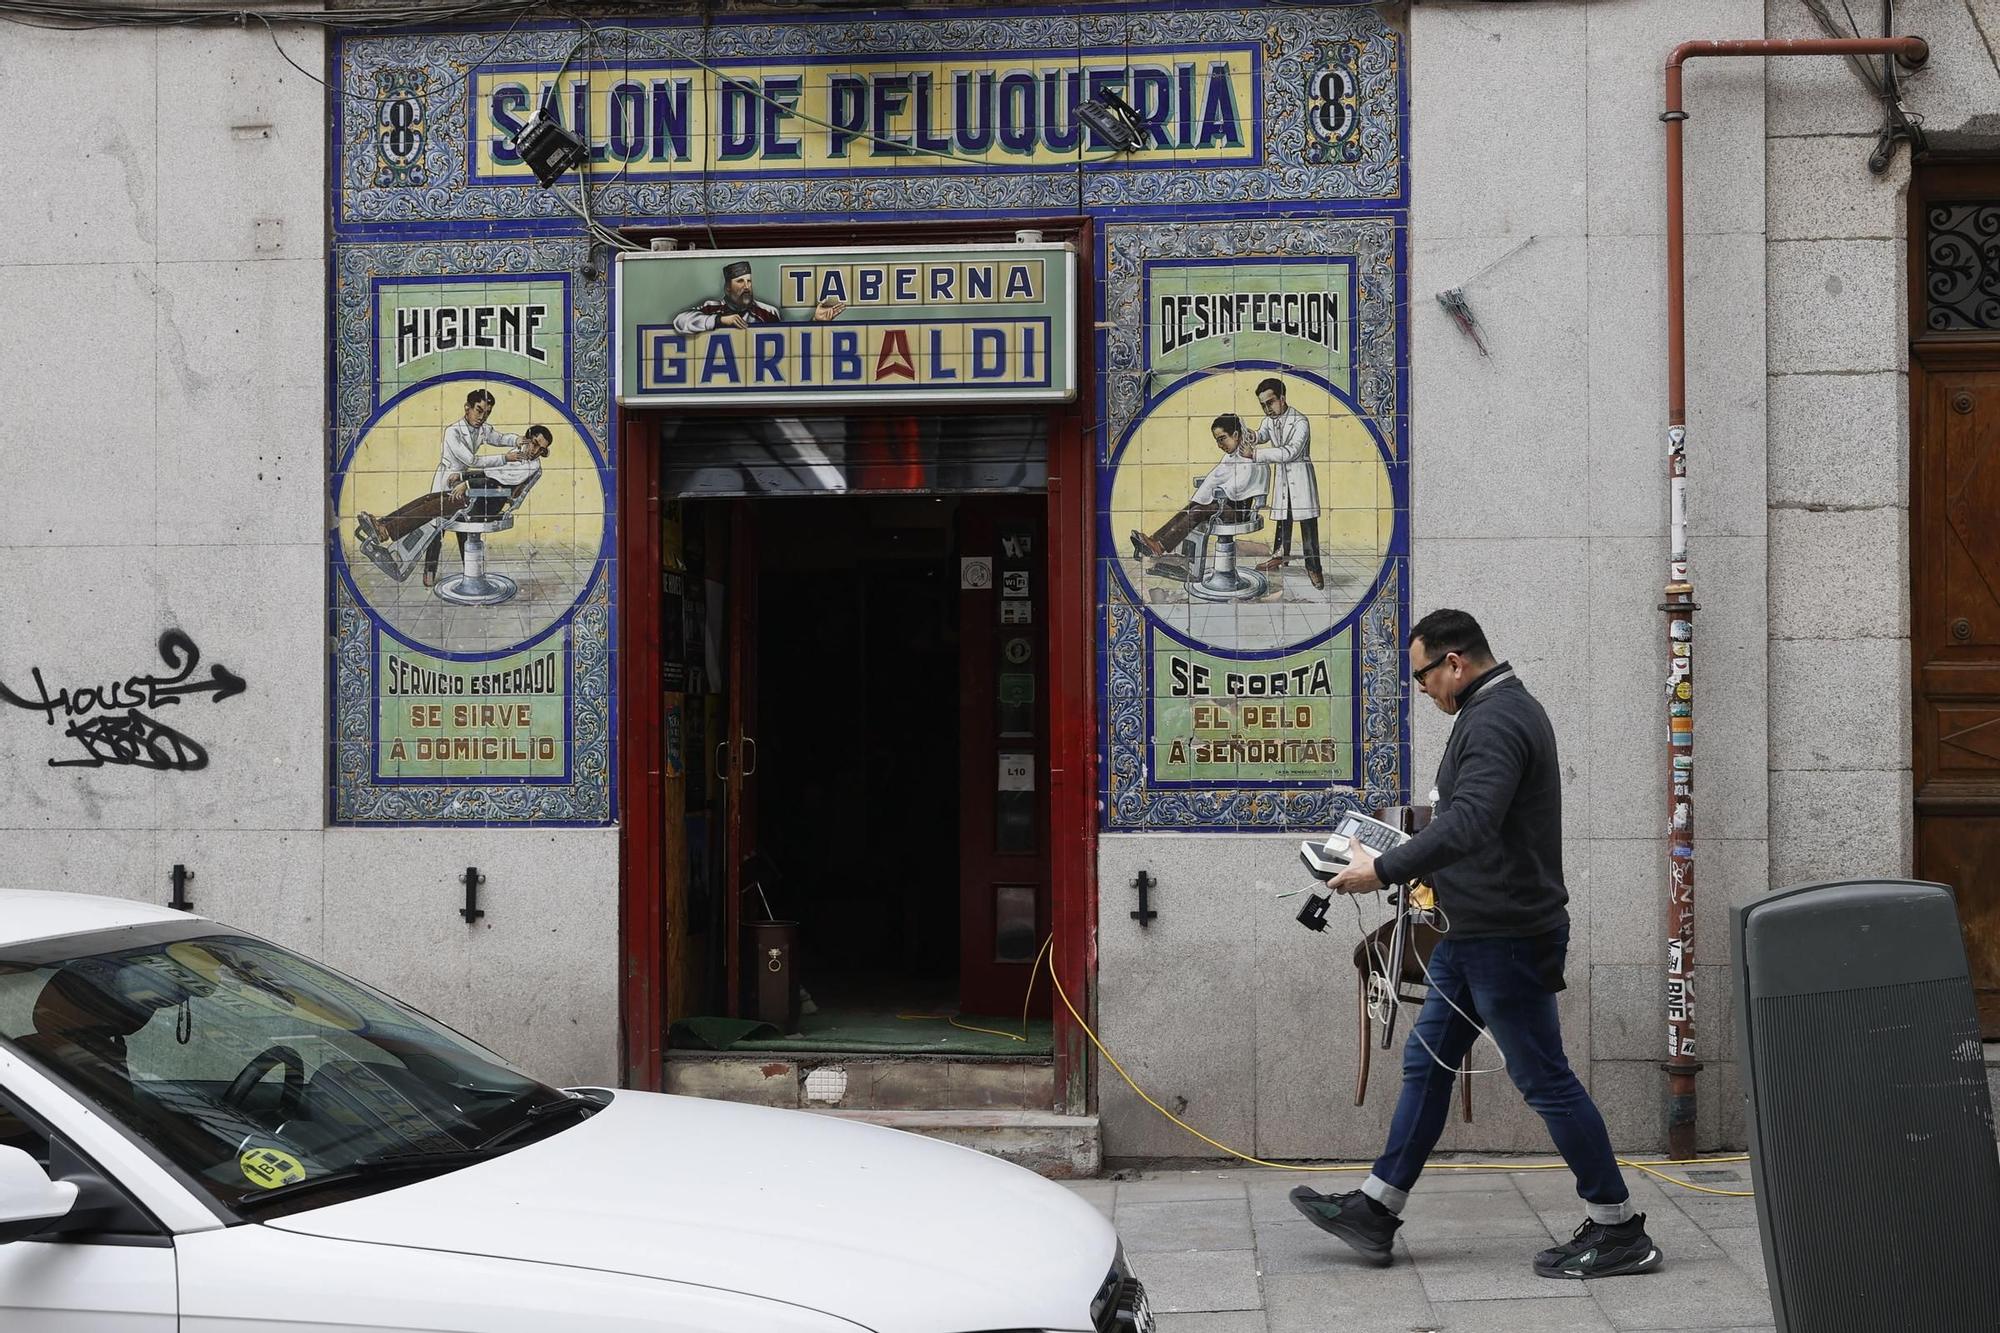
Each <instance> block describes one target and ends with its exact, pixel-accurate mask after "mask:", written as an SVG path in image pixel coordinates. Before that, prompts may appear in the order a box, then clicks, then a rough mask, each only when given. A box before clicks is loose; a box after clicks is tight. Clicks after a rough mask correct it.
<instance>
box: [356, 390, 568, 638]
mask: <svg viewBox="0 0 2000 1333" xmlns="http://www.w3.org/2000/svg"><path fill="white" fill-rule="evenodd" d="M335 486H336V487H337V488H338V490H337V508H336V519H337V521H338V523H339V530H338V538H339V542H340V554H341V557H342V559H343V560H344V562H345V564H346V567H347V574H348V577H349V578H350V579H351V580H352V582H353V584H354V589H355V591H356V592H357V593H358V594H359V595H360V597H361V600H362V601H363V602H364V603H366V605H367V606H368V609H369V610H370V611H372V612H373V613H374V614H375V615H376V616H377V617H378V618H379V619H380V620H381V621H382V622H383V623H384V624H385V625H387V626H388V627H389V628H391V629H393V630H394V631H395V632H396V633H398V634H400V635H402V636H403V637H404V638H406V639H408V640H410V641H412V642H414V643H418V644H421V645H423V646H424V647H426V648H432V649H435V650H438V651H440V652H447V653H468V654H485V653H493V652H498V651H500V650H502V649H506V648H511V647H514V646H516V645H518V644H520V643H522V642H524V641H526V640H529V639H533V638H535V637H537V636H538V635H540V634H541V633H542V632H543V631H544V630H546V629H548V628H549V626H551V625H553V624H555V623H556V622H557V621H559V620H561V619H562V618H563V617H564V616H566V615H568V614H569V611H570V609H571V608H572V607H573V606H575V605H576V601H577V598H578V597H579V596H581V594H582V593H583V590H584V588H585V587H586V586H587V585H588V583H589V581H590V576H591V572H592V571H593V570H594V569H595V568H596V567H597V562H598V559H599V557H600V556H601V555H602V551H603V546H604V509H605V491H604V481H603V474H602V472H601V471H600V467H599V460H598V455H597V449H596V446H595V444H594V443H593V442H592V441H591V440H590V437H589V435H588V433H587V432H585V431H584V430H583V428H582V427H581V426H579V425H577V423H576V422H575V421H574V420H573V419H572V418H571V417H570V416H569V414H568V412H567V411H565V410H564V408H563V406H562V405H561V404H560V403H559V402H557V401H556V400H555V399H554V398H552V397H550V396H549V395H548V394H546V393H543V392H542V391H541V390H539V389H536V388H533V387H532V386H529V385H526V384H521V383H518V382H515V381H511V380H507V379H504V378H502V377H499V376H495V375H481V376H472V377H464V376H460V377H456V378H452V379H445V380H432V381H429V382H427V383H424V384H420V385H418V386H416V387H415V388H413V389H410V390H408V391H407V392H405V393H403V394H401V395H399V396H397V397H396V398H394V399H392V400H390V402H389V403H388V405H387V406H386V407H384V408H383V410H382V412H381V414H380V415H379V416H378V417H377V418H376V419H375V421H374V422H373V423H372V424H371V425H370V426H369V427H368V429H367V430H366V431H364V432H363V434H362V436H361V441H360V443H359V444H358V445H357V446H356V447H355V449H354V452H353V454H352V456H350V457H349V459H348V460H347V466H346V467H345V469H344V470H342V471H341V472H340V473H339V474H338V475H337V476H336V478H335Z"/></svg>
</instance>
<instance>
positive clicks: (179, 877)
mask: <svg viewBox="0 0 2000 1333" xmlns="http://www.w3.org/2000/svg"><path fill="white" fill-rule="evenodd" d="M171 878H172V879H173V884H174V896H173V897H171V898H169V899H167V906H169V907H171V908H173V909H174V910H175V911H176V912H191V911H193V910H194V899H192V898H190V897H188V891H187V886H188V881H189V880H191V879H193V878H194V871H192V870H189V869H188V868H187V867H186V866H184V865H176V866H175V867H174V873H173V875H172V877H171Z"/></svg>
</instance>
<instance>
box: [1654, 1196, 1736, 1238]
mask: <svg viewBox="0 0 2000 1333" xmlns="http://www.w3.org/2000/svg"><path fill="white" fill-rule="evenodd" d="M1676 1195H1677V1196H1678V1197H1675V1196H1676ZM1668 1197H1669V1198H1671V1199H1673V1202H1674V1206H1675V1207H1677V1208H1679V1209H1680V1210H1681V1211H1682V1212H1683V1213H1685V1214H1687V1217H1688V1220H1689V1221H1691V1222H1693V1223H1694V1224H1695V1225H1696V1226H1698V1227H1700V1228H1701V1229H1702V1230H1703V1231H1714V1230H1719V1229H1723V1228H1730V1227H1755V1226H1756V1225H1757V1201H1756V1200H1755V1199H1724V1198H1718V1197H1717V1196H1715V1195H1713V1194H1694V1193H1690V1192H1687V1191H1683V1190H1675V1191H1674V1192H1673V1194H1670V1195H1668Z"/></svg>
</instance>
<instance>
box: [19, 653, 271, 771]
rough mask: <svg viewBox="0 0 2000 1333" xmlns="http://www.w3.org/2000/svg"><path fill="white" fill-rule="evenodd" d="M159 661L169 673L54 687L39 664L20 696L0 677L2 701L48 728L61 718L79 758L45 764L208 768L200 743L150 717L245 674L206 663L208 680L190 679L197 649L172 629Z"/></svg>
mask: <svg viewBox="0 0 2000 1333" xmlns="http://www.w3.org/2000/svg"><path fill="white" fill-rule="evenodd" d="M159 650H160V660H161V661H162V662H164V663H166V665H167V670H168V671H169V672H170V673H171V674H169V675H159V674H148V675H133V676H127V677H125V678H124V679H123V680H114V681H111V682H109V683H108V684H102V685H99V684H90V685H75V686H63V687H61V688H58V689H56V690H54V691H51V690H50V688H49V683H48V681H47V680H46V679H45V678H44V677H43V675H42V669H41V668H40V667H33V668H31V669H30V672H29V675H30V678H31V679H32V680H33V681H34V688H33V691H32V692H31V693H30V694H25V695H24V694H21V693H18V692H16V691H15V690H13V689H11V688H9V687H8V686H7V684H6V683H5V682H4V681H0V702H4V703H9V704H12V705H13V706H14V707H16V708H19V709H24V710H26V711H27V712H31V713H40V714H42V717H43V720H44V721H45V722H46V723H47V724H48V725H49V726H52V727H53V726H55V725H56V722H57V719H58V718H60V719H61V720H62V724H63V735H65V736H67V737H69V738H70V739H71V740H73V741H75V742H76V743H77V745H78V746H79V747H80V748H81V749H82V751H83V753H82V754H81V755H76V754H72V755H71V756H70V757H68V758H65V759H51V760H49V761H48V762H49V767H50V768H104V767H107V766H123V767H130V768H149V769H156V770H159V771H161V772H173V773H185V772H191V771H193V770H196V769H202V768H207V767H208V751H207V750H206V749H204V748H203V747H202V745H201V744H200V742H198V741H195V740H193V739H192V738H190V737H188V736H186V735H184V734H182V733H181V732H179V731H177V730H175V729H174V728H173V727H170V726H168V725H167V724H166V723H164V722H162V721H160V720H159V719H158V718H156V717H153V716H151V714H150V713H148V712H147V711H146V710H148V709H151V710H154V711H157V710H159V709H161V708H164V707H166V706H167V705H169V704H178V703H180V702H181V701H182V700H183V699H187V698H190V697H193V696H196V695H202V694H206V695H208V696H209V702H210V703H221V702H222V701H223V700H224V699H228V698H233V697H234V696H236V695H239V694H241V693H243V691H244V690H245V689H246V688H247V687H246V686H245V685H244V683H243V678H242V677H241V676H239V675H237V674H236V673H235V672H233V671H231V670H230V669H229V668H228V667H225V666H221V665H219V664H214V665H211V666H210V667H209V668H208V679H206V680H199V681H198V680H194V679H193V676H194V670H195V668H196V667H197V666H199V665H200V664H201V649H200V648H198V647H196V646H195V642H194V640H193V639H191V638H189V637H188V636H187V634H186V633H184V632H183V631H181V630H178V629H170V630H168V631H167V632H166V633H164V634H162V635H160V644H159Z"/></svg>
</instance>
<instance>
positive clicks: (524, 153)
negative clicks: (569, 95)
mask: <svg viewBox="0 0 2000 1333" xmlns="http://www.w3.org/2000/svg"><path fill="white" fill-rule="evenodd" d="M514 151H515V152H516V153H517V154H519V155H520V158H521V160H522V161H523V162H525V163H527V164H528V169H529V170H530V171H532V172H534V173H535V183H536V184H537V185H539V186H541V187H542V188H543V189H544V190H546V189H548V188H549V187H550V186H551V185H554V184H555V183H556V182H557V181H559V180H561V179H562V177H563V173H564V172H566V171H568V170H569V169H570V168H571V167H574V166H575V165H576V164H577V163H579V162H581V161H582V160H583V156H584V154H585V153H587V152H589V151H590V146H589V145H588V144H586V143H584V141H583V140H582V139H580V138H578V137H577V135H576V134H575V133H574V132H572V131H571V130H568V129H566V128H564V127H563V125H562V123H561V122H560V121H558V120H557V119H556V113H555V85H553V84H551V85H550V86H549V87H548V88H546V89H544V90H543V92H542V105H541V109H540V110H539V111H537V112H536V113H535V118H534V119H533V120H531V121H529V122H528V123H527V124H526V125H523V126H522V127H521V130H520V132H519V133H518V134H516V135H515V136H514Z"/></svg>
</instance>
